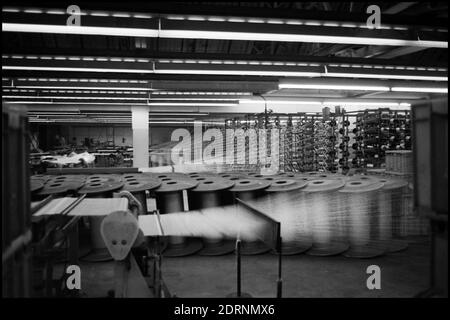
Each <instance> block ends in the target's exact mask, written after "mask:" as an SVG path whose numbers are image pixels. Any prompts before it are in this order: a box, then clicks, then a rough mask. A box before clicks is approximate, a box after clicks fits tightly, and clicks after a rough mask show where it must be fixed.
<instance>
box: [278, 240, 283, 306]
mask: <svg viewBox="0 0 450 320" xmlns="http://www.w3.org/2000/svg"><path fill="white" fill-rule="evenodd" d="M281 244H282V239H281V236H280V237H279V238H278V244H277V246H278V280H277V298H281V295H282V292H283V279H282V278H281V271H282V265H281V261H282V258H281V257H282V246H281Z"/></svg>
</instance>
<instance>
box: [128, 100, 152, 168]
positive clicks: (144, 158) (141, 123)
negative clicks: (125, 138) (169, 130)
mask: <svg viewBox="0 0 450 320" xmlns="http://www.w3.org/2000/svg"><path fill="white" fill-rule="evenodd" d="M148 117H149V108H148V107H147V106H135V107H131V128H132V130H133V167H136V168H148V166H149V154H148V146H149V123H148Z"/></svg>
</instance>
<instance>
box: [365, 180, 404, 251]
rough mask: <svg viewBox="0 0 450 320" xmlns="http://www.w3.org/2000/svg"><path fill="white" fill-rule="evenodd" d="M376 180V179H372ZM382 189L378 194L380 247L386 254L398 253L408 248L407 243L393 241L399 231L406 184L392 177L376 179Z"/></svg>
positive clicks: (397, 240) (398, 240)
mask: <svg viewBox="0 0 450 320" xmlns="http://www.w3.org/2000/svg"><path fill="white" fill-rule="evenodd" d="M373 178H376V177H373ZM378 180H379V182H381V183H383V187H382V188H381V189H380V191H379V193H378V228H379V233H378V237H379V241H380V245H381V246H382V247H384V248H385V250H386V251H387V252H398V251H402V250H405V249H407V248H408V242H407V241H404V240H400V239H395V235H396V234H398V231H399V229H400V221H399V220H400V218H401V213H402V208H401V207H402V198H403V192H404V190H405V189H406V188H407V186H408V182H407V181H405V180H403V179H399V178H393V177H387V176H386V177H381V178H378Z"/></svg>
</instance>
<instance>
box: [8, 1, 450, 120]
mask: <svg viewBox="0 0 450 320" xmlns="http://www.w3.org/2000/svg"><path fill="white" fill-rule="evenodd" d="M77 3H78V6H79V7H80V9H81V15H80V16H79V17H80V19H81V26H67V24H66V22H67V19H68V17H69V15H68V14H67V12H66V9H67V8H65V7H62V6H61V5H58V2H54V3H51V2H45V4H42V5H39V6H37V5H36V4H34V5H33V4H29V3H27V2H20V1H19V2H17V1H15V2H14V3H11V5H7V4H4V6H3V8H2V27H3V32H2V44H3V49H2V71H3V75H2V91H3V92H2V93H3V100H4V101H9V102H13V103H21V104H27V105H28V106H29V107H30V110H33V111H34V112H36V113H37V114H39V112H42V113H43V114H44V113H45V112H55V113H61V112H63V111H67V110H76V111H77V112H81V113H83V112H85V111H86V112H92V110H94V111H95V110H97V109H99V110H101V111H108V112H110V113H112V114H113V115H112V116H111V121H115V120H114V119H115V118H114V117H116V115H114V112H127V113H128V112H129V110H130V107H131V106H132V105H147V106H149V108H150V111H151V112H153V113H154V117H155V118H158V117H159V113H166V114H167V113H169V115H168V116H167V115H163V116H161V118H163V117H164V118H166V117H170V116H171V115H170V113H172V112H173V115H172V117H177V118H180V117H182V116H180V114H181V113H183V114H186V113H187V115H186V118H189V119H190V118H192V116H191V115H189V114H190V113H197V116H195V118H202V117H203V118H217V117H219V116H221V115H227V114H231V113H239V112H241V113H242V112H256V111H258V110H261V108H264V106H268V107H269V108H270V109H273V110H275V111H277V112H302V111H305V112H306V111H313V110H316V111H319V110H321V107H322V106H324V105H327V106H331V105H333V104H336V105H337V104H339V105H344V106H346V105H347V104H348V102H349V101H351V102H352V103H353V104H355V103H361V105H360V106H359V107H361V108H364V107H365V106H372V105H374V104H372V102H376V103H378V104H380V105H381V104H383V103H384V104H392V103H396V104H397V105H398V107H402V106H404V105H405V104H407V103H412V102H414V101H415V100H417V99H424V98H429V97H432V96H434V95H437V94H445V93H446V88H447V72H448V69H447V64H448V62H447V54H448V43H447V32H448V30H447V21H448V5H447V3H446V2H378V3H365V2H151V3H145V2H136V3H135V2H130V1H127V2H123V3H111V4H108V3H101V2H99V3H95V2H93V1H90V2H84V3H83V2H77ZM373 4H376V5H378V6H379V8H380V10H381V26H380V28H378V29H369V28H368V27H367V25H366V19H367V17H369V14H367V13H366V9H367V7H368V6H370V5H373ZM242 101H244V103H242ZM296 102H299V103H297V104H296ZM308 103H309V104H308ZM348 108H349V107H348ZM198 113H200V114H203V116H201V115H198ZM44 118H45V117H44ZM81 118H82V117H81ZM128 118H129V117H128V116H127V119H128ZM80 121H81V120H80ZM83 121H84V120H83Z"/></svg>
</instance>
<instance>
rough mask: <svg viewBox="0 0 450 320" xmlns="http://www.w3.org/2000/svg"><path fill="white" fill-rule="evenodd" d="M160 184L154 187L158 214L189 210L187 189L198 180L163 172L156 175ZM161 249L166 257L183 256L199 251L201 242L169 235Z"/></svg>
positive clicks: (193, 186) (192, 186) (191, 187)
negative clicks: (165, 244) (165, 245)
mask: <svg viewBox="0 0 450 320" xmlns="http://www.w3.org/2000/svg"><path fill="white" fill-rule="evenodd" d="M157 177H158V178H159V179H160V180H161V182H162V183H161V186H160V187H159V188H157V189H155V196H156V206H157V208H158V210H159V212H160V214H167V213H172V212H183V211H189V203H188V199H187V190H190V189H193V188H195V187H196V186H197V184H198V182H197V181H195V180H193V179H191V178H189V177H187V176H186V175H184V174H178V173H165V174H160V175H157ZM167 242H168V243H167V247H166V249H165V250H164V251H163V253H164V256H166V257H183V256H188V255H191V254H194V253H196V252H198V251H200V250H201V249H202V247H203V245H202V242H201V241H200V240H199V239H196V238H186V237H179V236H170V237H168V239H167Z"/></svg>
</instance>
